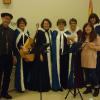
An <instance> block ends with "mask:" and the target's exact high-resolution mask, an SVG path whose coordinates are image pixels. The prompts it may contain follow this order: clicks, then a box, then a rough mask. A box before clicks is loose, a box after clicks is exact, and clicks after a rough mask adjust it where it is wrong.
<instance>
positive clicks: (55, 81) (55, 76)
mask: <svg viewBox="0 0 100 100" xmlns="http://www.w3.org/2000/svg"><path fill="white" fill-rule="evenodd" d="M57 35H58V32H57V31H53V32H52V34H51V40H52V41H51V60H52V90H54V91H59V90H61V84H60V76H59V71H58V70H59V69H58V68H57V54H56V51H57V50H56V49H57V46H56V38H57Z"/></svg>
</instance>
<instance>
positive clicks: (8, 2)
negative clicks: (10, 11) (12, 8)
mask: <svg viewBox="0 0 100 100" xmlns="http://www.w3.org/2000/svg"><path fill="white" fill-rule="evenodd" d="M3 3H4V4H11V0H3Z"/></svg>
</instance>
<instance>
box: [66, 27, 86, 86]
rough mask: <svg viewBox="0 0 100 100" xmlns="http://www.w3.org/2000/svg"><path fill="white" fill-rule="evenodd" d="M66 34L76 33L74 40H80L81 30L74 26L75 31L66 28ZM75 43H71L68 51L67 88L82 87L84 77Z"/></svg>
mask: <svg viewBox="0 0 100 100" xmlns="http://www.w3.org/2000/svg"><path fill="white" fill-rule="evenodd" d="M67 34H69V35H76V38H75V42H76V43H77V42H80V41H81V35H82V32H81V30H79V28H78V27H77V28H76V31H75V32H71V30H70V29H68V30H67ZM75 45H76V44H75V43H71V44H70V49H69V50H71V49H72V50H71V51H69V71H68V88H74V87H83V84H84V80H83V79H84V78H83V70H82V68H81V60H80V58H81V55H80V54H81V53H80V51H77V50H75V49H76V46H75Z"/></svg>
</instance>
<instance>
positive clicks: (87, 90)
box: [83, 88, 92, 94]
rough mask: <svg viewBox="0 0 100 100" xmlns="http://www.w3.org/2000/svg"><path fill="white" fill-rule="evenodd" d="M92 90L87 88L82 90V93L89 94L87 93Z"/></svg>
mask: <svg viewBox="0 0 100 100" xmlns="http://www.w3.org/2000/svg"><path fill="white" fill-rule="evenodd" d="M91 92H92V89H91V88H87V89H86V90H85V91H84V92H83V94H89V93H91Z"/></svg>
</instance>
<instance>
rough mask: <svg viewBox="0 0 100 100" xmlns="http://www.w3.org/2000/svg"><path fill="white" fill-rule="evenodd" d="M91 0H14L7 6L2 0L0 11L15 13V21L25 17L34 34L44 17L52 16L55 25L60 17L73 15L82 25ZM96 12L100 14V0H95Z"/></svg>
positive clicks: (85, 19) (66, 17) (67, 17)
mask: <svg viewBox="0 0 100 100" xmlns="http://www.w3.org/2000/svg"><path fill="white" fill-rule="evenodd" d="M88 2H89V0H12V4H11V5H10V6H5V5H3V4H2V0H0V12H4V11H9V12H11V13H12V14H13V15H14V19H13V21H14V22H16V20H17V18H19V17H25V18H26V19H27V21H28V28H29V30H30V32H31V34H32V35H33V34H34V31H35V24H36V23H37V22H39V23H40V22H41V20H42V19H43V18H45V17H46V18H50V19H51V21H52V22H53V27H54V26H55V25H56V21H57V19H58V18H65V19H66V20H67V22H68V20H69V19H70V18H72V17H75V18H77V19H78V24H79V26H80V27H82V25H83V24H84V23H85V22H86V21H87V18H88V5H89V4H88ZM93 3H94V12H96V13H97V14H98V15H99V16H100V0H93Z"/></svg>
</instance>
